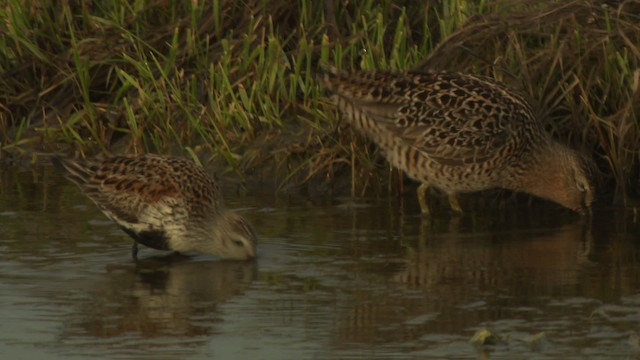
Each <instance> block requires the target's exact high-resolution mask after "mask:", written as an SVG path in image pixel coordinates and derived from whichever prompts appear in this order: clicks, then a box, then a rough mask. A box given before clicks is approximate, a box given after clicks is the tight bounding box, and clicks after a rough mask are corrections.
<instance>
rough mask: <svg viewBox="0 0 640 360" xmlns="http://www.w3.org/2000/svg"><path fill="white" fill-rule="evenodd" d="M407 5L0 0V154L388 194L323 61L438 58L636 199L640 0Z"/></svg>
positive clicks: (396, 65) (389, 181)
mask: <svg viewBox="0 0 640 360" xmlns="http://www.w3.org/2000/svg"><path fill="white" fill-rule="evenodd" d="M406 4H407V3H406V2H394V1H388V0H387V1H372V0H369V1H358V2H342V1H321V2H319V1H307V0H298V1H297V2H295V3H291V2H289V1H282V0H280V1H278V0H248V1H244V2H237V1H231V0H214V1H206V2H205V1H165V2H158V1H151V0H147V1H141V0H139V1H134V2H121V1H115V0H111V1H102V2H94V3H91V4H87V3H83V5H78V4H73V5H69V3H68V2H55V1H42V2H37V1H23V0H8V1H6V2H5V5H4V6H3V7H2V8H0V20H1V21H2V24H5V25H4V26H5V28H6V31H5V34H4V36H3V37H2V38H1V39H0V72H2V76H1V77H0V156H1V157H9V156H14V157H25V158H37V157H38V155H39V154H42V153H47V152H59V151H62V152H69V153H71V152H75V153H80V154H84V155H90V154H95V153H100V152H132V153H133V152H146V151H153V152H163V153H179V154H183V155H185V156H190V157H192V158H195V159H200V160H202V161H203V162H209V161H213V162H215V163H217V164H219V165H222V166H224V168H225V169H228V170H230V171H233V172H234V173H235V174H237V175H238V176H240V177H242V178H246V179H250V178H256V177H261V178H269V179H275V185H276V186H278V187H284V186H289V185H292V184H293V185H295V184H301V183H308V182H316V181H320V182H325V183H332V182H335V181H336V180H337V179H344V178H348V179H349V180H348V186H346V188H347V189H348V190H349V191H351V193H353V194H360V193H364V192H366V191H370V190H374V191H395V187H396V184H397V183H399V181H398V177H399V176H401V175H399V174H398V172H392V171H390V167H389V165H388V164H387V163H386V162H385V161H384V160H383V159H382V158H381V157H380V156H379V155H378V153H377V150H376V148H375V146H372V145H371V144H369V143H368V142H367V141H366V140H364V139H362V138H360V137H359V136H357V134H355V133H354V132H353V131H352V130H351V129H349V128H348V126H346V125H345V124H344V122H342V121H340V117H339V115H338V114H337V113H336V111H335V108H334V107H333V106H332V105H331V104H329V103H328V101H327V99H326V97H325V94H324V92H323V91H322V89H321V88H319V86H318V84H317V83H316V81H315V75H316V74H317V72H318V71H319V64H320V63H327V64H331V65H334V66H337V67H339V68H346V69H355V68H364V69H391V70H407V69H414V68H415V69H422V68H444V69H450V70H457V71H463V72H472V73H478V74H484V75H490V76H494V77H497V78H499V79H502V80H503V81H506V82H507V83H509V84H511V85H513V86H514V87H517V88H520V89H522V90H523V91H524V92H525V93H528V94H529V95H530V96H531V98H532V99H535V100H536V101H538V103H539V106H540V108H541V109H543V110H544V114H543V115H545V121H546V125H547V127H548V129H549V130H550V131H552V132H553V133H554V135H555V136H557V137H558V138H561V139H562V140H564V141H566V142H569V143H570V144H572V146H574V147H575V148H577V149H582V150H584V151H586V152H587V153H588V154H589V155H590V156H591V157H593V158H594V159H595V160H596V162H597V164H598V168H599V170H600V172H601V174H602V176H601V180H602V186H601V187H600V188H601V189H604V192H605V193H607V192H609V193H611V194H612V195H615V198H616V199H620V200H627V199H629V198H631V197H634V196H637V195H639V194H638V190H639V189H640V186H639V176H640V171H639V170H638V168H639V166H638V163H639V162H640V155H639V154H640V129H639V127H640V126H639V124H638V120H637V114H638V106H639V105H638V104H640V101H639V100H640V99H639V97H640V95H639V90H638V83H639V82H640V70H639V67H638V63H639V61H640V52H639V51H638V49H637V44H638V43H640V25H638V24H640V17H639V15H637V14H640V0H630V1H626V2H622V3H621V4H619V5H609V6H602V5H601V2H599V1H596V0H592V1H591V2H589V1H586V2H585V1H569V2H556V1H526V2H522V1H510V0H502V1H482V0H475V1H474V0H447V1H442V2H431V1H425V2H409V4H410V5H406ZM616 6H617V7H616Z"/></svg>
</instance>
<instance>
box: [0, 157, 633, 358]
mask: <svg viewBox="0 0 640 360" xmlns="http://www.w3.org/2000/svg"><path fill="white" fill-rule="evenodd" d="M0 171H2V173H1V174H2V176H0V318H1V319H2V321H0V358H2V359H38V358H46V359H80V358H82V359H85V358H110V359H176V358H181V359H205V358H207V359H209V358H216V359H393V358H397V359H410V358H416V359H427V358H430V359H440V358H456V359H467V358H468V359H475V358H480V359H513V358H536V359H560V358H562V359H583V358H616V359H619V358H640V340H639V337H638V333H639V332H640V294H639V292H638V289H639V286H640V261H638V258H639V255H640V253H639V250H640V241H638V240H639V238H640V225H638V222H636V221H634V217H633V214H632V213H631V212H624V211H613V210H606V209H596V211H595V213H594V217H593V220H592V221H591V222H589V221H583V220H581V219H580V218H579V217H578V216H575V215H573V214H571V213H569V212H566V211H563V210H559V209H557V208H556V207H555V206H553V205H549V204H543V203H542V202H534V203H533V206H531V205H530V204H527V202H526V201H525V202H521V204H520V205H516V204H514V203H513V202H508V203H507V204H506V205H505V207H504V209H498V208H497V207H496V206H493V205H485V206H478V207H476V210H471V211H469V212H468V213H467V214H465V216H464V217H462V218H459V219H452V218H451V217H450V216H449V215H448V214H447V213H437V214H435V215H434V216H433V217H432V219H431V221H426V220H423V219H422V217H421V216H420V215H419V211H418V207H417V204H416V203H417V201H416V199H415V197H414V196H413V194H412V193H409V194H407V195H406V196H405V197H403V198H391V199H386V198H357V199H350V198H334V199H328V198H324V199H311V200H310V199H306V198H304V197H301V196H285V195H273V194H271V193H261V192H260V191H258V190H249V191H248V192H244V191H242V192H237V191H235V190H236V189H235V188H234V187H231V186H230V187H228V188H227V189H226V190H227V192H226V202H227V204H228V205H229V206H230V207H233V208H238V209H239V211H241V212H242V213H243V214H244V215H245V216H246V217H248V218H249V219H250V220H251V221H252V222H253V223H254V225H255V227H256V229H257V231H258V233H259V235H260V243H259V247H258V251H259V258H258V259H257V261H255V262H228V261H221V260H218V259H215V258H210V257H207V256H198V255H196V256H167V255H166V253H162V252H158V251H155V250H151V249H146V248H143V249H141V259H140V261H138V262H137V263H135V262H133V261H132V260H131V258H130V246H131V241H130V240H129V239H128V237H127V236H126V235H125V234H124V233H122V232H121V231H120V230H119V229H118V228H117V227H116V226H115V225H114V224H112V223H111V222H110V221H108V220H107V219H106V218H105V217H104V216H103V215H102V214H101V213H100V212H99V211H98V210H97V208H96V207H95V206H94V205H93V204H92V203H91V202H90V201H89V200H88V199H86V198H85V197H84V196H82V195H81V194H80V193H79V191H78V190H77V189H76V188H75V187H74V186H73V185H71V184H69V183H67V182H66V181H65V180H64V179H62V178H60V176H59V175H57V174H56V173H55V172H53V171H52V169H49V168H46V169H37V170H35V171H27V170H18V169H0ZM483 328H487V329H489V330H491V331H492V332H493V333H494V334H496V335H497V336H499V337H500V340H498V341H496V342H495V344H494V345H485V346H475V345H473V344H471V343H470V342H469V340H470V339H471V337H472V336H473V335H474V333H475V332H476V331H478V330H479V329H483ZM540 333H543V334H544V335H542V337H541V338H542V340H540V341H534V342H532V341H528V339H530V338H531V337H532V336H535V335H536V334H540Z"/></svg>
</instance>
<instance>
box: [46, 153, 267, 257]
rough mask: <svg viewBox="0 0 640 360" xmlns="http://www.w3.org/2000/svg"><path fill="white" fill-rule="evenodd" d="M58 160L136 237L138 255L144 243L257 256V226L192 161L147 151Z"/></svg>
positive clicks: (69, 175)
mask: <svg viewBox="0 0 640 360" xmlns="http://www.w3.org/2000/svg"><path fill="white" fill-rule="evenodd" d="M52 161H53V163H54V165H55V166H56V167H58V168H60V169H62V170H64V171H65V173H66V174H65V177H66V178H67V179H69V180H70V181H72V182H73V183H75V184H76V185H77V186H78V187H79V188H80V189H81V190H82V192H83V193H84V194H86V195H87V196H88V197H89V198H90V199H91V200H92V201H93V202H94V203H95V204H96V205H97V206H98V207H99V208H100V209H101V210H102V212H103V213H104V214H105V215H107V217H109V218H110V219H112V220H113V221H115V222H116V223H117V224H118V225H120V227H121V228H122V229H123V230H124V231H125V232H126V233H127V234H129V235H130V236H131V237H132V238H133V239H134V240H135V241H134V244H133V249H132V255H133V257H134V258H136V256H137V252H138V246H137V244H138V243H140V244H142V245H145V246H148V247H150V248H153V249H158V250H169V251H176V252H198V253H203V254H209V255H215V256H219V257H222V258H228V259H237V260H244V259H249V258H253V257H255V255H256V234H255V231H254V230H253V227H252V226H251V224H249V222H248V221H247V220H246V219H245V218H243V217H242V216H240V215H238V214H236V213H234V212H233V211H230V210H227V209H225V207H224V205H223V201H222V193H221V191H220V189H219V187H218V185H217V184H216V182H215V181H214V179H213V178H212V177H211V176H210V175H209V174H207V173H206V172H205V171H204V169H203V168H202V167H200V166H198V165H196V164H195V163H193V162H191V161H189V160H186V159H181V158H176V157H169V156H161V155H152V154H146V155H140V156H133V155H121V156H112V157H106V158H102V159H92V160H80V159H71V158H63V157H54V158H53V159H52Z"/></svg>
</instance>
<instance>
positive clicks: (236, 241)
mask: <svg viewBox="0 0 640 360" xmlns="http://www.w3.org/2000/svg"><path fill="white" fill-rule="evenodd" d="M232 241H233V244H234V245H236V246H239V247H243V246H244V243H243V242H242V241H240V240H232Z"/></svg>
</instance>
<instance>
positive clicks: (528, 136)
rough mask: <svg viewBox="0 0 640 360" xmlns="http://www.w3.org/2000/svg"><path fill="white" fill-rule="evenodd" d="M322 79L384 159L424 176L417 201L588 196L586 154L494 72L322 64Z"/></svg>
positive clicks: (575, 206) (567, 203)
mask: <svg viewBox="0 0 640 360" xmlns="http://www.w3.org/2000/svg"><path fill="white" fill-rule="evenodd" d="M326 70H327V71H326V73H325V75H324V78H323V81H324V85H325V87H326V88H327V89H328V90H329V91H331V92H332V93H333V96H332V99H333V101H334V102H335V104H336V105H337V106H338V108H339V109H340V110H341V111H342V112H343V113H344V114H345V116H346V118H347V119H348V121H349V122H350V124H351V125H352V126H353V127H355V128H356V129H357V130H359V131H360V132H362V133H364V134H365V135H366V136H367V137H369V138H370V139H371V140H373V141H374V142H375V143H376V144H377V145H378V146H379V147H380V148H381V149H382V150H383V152H384V154H385V156H386V158H387V159H388V160H389V161H390V162H391V163H392V164H393V165H394V166H396V167H398V168H400V169H401V170H403V171H404V172H405V173H406V174H407V175H409V176H410V177H411V178H413V179H416V180H418V181H420V182H421V183H422V184H421V185H420V186H419V187H418V200H419V202H420V207H421V210H422V212H423V213H424V214H428V213H429V208H428V206H427V204H426V199H425V196H426V195H425V193H426V190H427V189H428V188H429V187H435V188H438V189H440V190H443V191H444V192H445V193H447V194H448V195H449V203H450V206H451V208H452V210H454V211H455V212H458V213H460V212H462V210H461V208H460V205H459V204H458V201H457V198H456V196H455V195H456V193H459V192H470V191H479V190H485V189H490V188H504V189H509V190H514V191H521V192H526V193H530V194H533V195H536V196H539V197H541V198H544V199H547V200H551V201H554V202H556V203H558V204H560V205H562V206H564V207H566V208H569V209H571V210H574V211H576V212H579V213H583V212H584V211H585V210H586V208H588V207H590V206H591V203H592V201H593V188H592V186H591V184H590V182H589V179H588V176H587V171H586V168H587V165H586V162H585V160H584V159H583V158H582V157H581V156H580V155H578V154H577V153H576V152H575V151H573V150H571V149H570V148H568V147H567V146H565V145H562V144H560V143H558V142H557V141H555V140H553V139H552V138H551V136H550V135H549V134H548V133H547V132H545V131H544V129H543V127H542V124H541V123H540V121H539V120H538V119H537V118H536V116H535V115H534V112H533V110H532V107H531V105H530V104H529V103H528V102H527V101H526V100H525V99H524V97H522V96H521V95H519V94H518V93H517V92H516V91H514V90H512V89H510V88H508V87H507V86H506V85H505V84H503V83H500V82H498V81H496V80H494V79H490V78H486V77H480V76H474V75H467V74H461V73H454V72H445V71H430V72H404V73H392V72H366V71H356V72H352V73H347V72H344V71H339V70H337V69H335V68H331V67H328V68H327V69H326Z"/></svg>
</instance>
